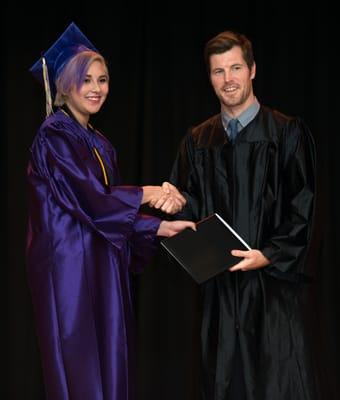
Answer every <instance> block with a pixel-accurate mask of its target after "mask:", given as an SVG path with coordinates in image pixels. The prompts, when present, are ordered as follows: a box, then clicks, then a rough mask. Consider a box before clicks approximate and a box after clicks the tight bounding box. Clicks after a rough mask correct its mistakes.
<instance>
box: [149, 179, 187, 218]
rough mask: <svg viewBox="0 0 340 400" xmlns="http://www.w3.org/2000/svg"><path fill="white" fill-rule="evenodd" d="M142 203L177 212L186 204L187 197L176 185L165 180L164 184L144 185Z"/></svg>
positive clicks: (168, 211) (166, 211)
mask: <svg viewBox="0 0 340 400" xmlns="http://www.w3.org/2000/svg"><path fill="white" fill-rule="evenodd" d="M142 189H143V200H142V204H148V206H149V207H153V208H156V209H160V210H161V211H163V212H165V213H167V214H176V213H178V212H179V211H181V210H182V208H183V207H184V206H185V204H186V199H185V198H184V197H183V195H182V194H181V193H180V192H179V191H178V189H177V188H176V186H174V185H172V184H171V183H169V182H163V184H162V186H143V187H142Z"/></svg>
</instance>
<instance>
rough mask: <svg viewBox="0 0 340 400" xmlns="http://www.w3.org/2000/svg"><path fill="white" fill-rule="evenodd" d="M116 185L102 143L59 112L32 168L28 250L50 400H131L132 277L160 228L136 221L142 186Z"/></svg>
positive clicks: (110, 153)
mask: <svg viewBox="0 0 340 400" xmlns="http://www.w3.org/2000/svg"><path fill="white" fill-rule="evenodd" d="M94 148H96V152H97V155H96V154H95V150H94ZM98 155H99V157H98ZM109 179H111V182H107V180H109ZM105 181H106V183H105ZM119 185H120V182H119V173H118V169H117V162H116V154H115V150H114V148H113V147H112V145H111V144H110V143H109V141H108V140H107V139H105V138H104V137H103V136H102V135H100V134H99V133H98V132H95V131H91V130H86V129H84V128H83V127H81V125H80V124H78V123H77V122H76V121H75V120H73V119H72V118H71V117H69V116H68V115H65V114H64V113H63V112H62V111H61V110H59V111H57V112H56V113H55V114H54V115H52V116H50V117H49V118H47V119H46V120H45V121H44V123H43V124H42V126H41V127H40V129H39V131H38V133H37V135H36V137H35V139H34V142H33V144H32V147H31V153H30V160H29V165H28V194H29V221H28V232H27V250H26V251H27V273H28V278H29V284H30V288H31V293H32V299H33V305H34V310H35V316H36V324H37V333H38V339H39V345H40V351H41V357H42V364H43V373H44V380H45V386H46V393H47V398H48V399H49V400H71V399H72V400H78V399H79V400H131V399H133V398H134V391H135V380H134V368H135V352H136V350H135V341H134V326H133V325H134V314H133V301H132V297H131V286H130V271H131V270H134V271H140V270H141V268H142V266H143V265H144V264H145V263H146V262H147V261H148V259H149V258H150V256H151V255H152V253H153V251H154V250H155V248H156V246H157V239H156V232H157V230H158V227H159V224H160V220H159V219H158V218H155V217H151V216H146V215H142V214H140V213H139V207H140V204H141V200H142V189H141V188H139V187H133V186H119Z"/></svg>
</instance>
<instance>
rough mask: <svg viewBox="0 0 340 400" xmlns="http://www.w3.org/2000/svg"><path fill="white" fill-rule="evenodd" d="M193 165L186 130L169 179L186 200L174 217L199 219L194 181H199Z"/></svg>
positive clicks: (197, 198) (191, 150)
mask: <svg viewBox="0 0 340 400" xmlns="http://www.w3.org/2000/svg"><path fill="white" fill-rule="evenodd" d="M194 165H195V164H194V157H193V143H192V137H191V133H190V132H188V134H187V135H186V136H185V137H184V138H183V139H182V141H181V144H180V147H179V151H178V153H177V155H176V158H175V162H174V164H173V167H172V170H171V174H170V179H169V180H170V182H171V183H172V184H173V185H175V186H176V187H177V189H178V190H180V192H181V193H182V194H183V196H184V197H185V198H186V200H187V203H186V205H185V207H184V208H183V209H182V211H181V212H179V213H178V214H176V219H188V220H192V221H198V220H199V219H200V214H201V212H200V200H199V199H200V196H199V189H198V187H197V183H195V182H199V179H198V177H197V172H196V170H195V167H194Z"/></svg>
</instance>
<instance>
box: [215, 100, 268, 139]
mask: <svg viewBox="0 0 340 400" xmlns="http://www.w3.org/2000/svg"><path fill="white" fill-rule="evenodd" d="M259 110H260V103H259V102H258V100H257V98H256V97H255V100H254V102H253V103H252V104H251V105H250V106H249V107H248V108H247V109H246V110H244V111H243V112H242V113H241V114H240V115H239V116H238V117H237V119H238V122H239V124H240V125H241V129H242V128H244V127H245V126H247V125H248V124H249V123H250V122H251V121H252V120H253V119H254V118H255V117H256V115H257V113H258V112H259ZM221 117H222V124H223V128H224V130H225V131H226V132H227V126H228V123H229V121H230V120H231V119H233V118H232V117H231V116H229V115H228V114H227V113H226V112H225V111H223V110H221ZM239 130H240V129H239Z"/></svg>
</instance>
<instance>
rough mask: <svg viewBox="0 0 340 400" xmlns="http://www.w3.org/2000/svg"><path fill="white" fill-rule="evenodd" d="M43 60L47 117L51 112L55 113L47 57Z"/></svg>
mask: <svg viewBox="0 0 340 400" xmlns="http://www.w3.org/2000/svg"><path fill="white" fill-rule="evenodd" d="M41 61H42V70H43V77H44V87H45V96H46V117H49V116H50V115H51V114H53V107H52V95H51V88H50V81H49V79H48V69H47V64H46V60H45V57H42V58H41Z"/></svg>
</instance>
